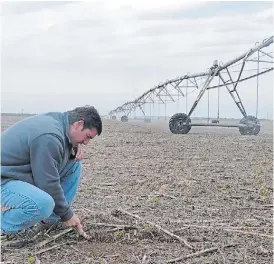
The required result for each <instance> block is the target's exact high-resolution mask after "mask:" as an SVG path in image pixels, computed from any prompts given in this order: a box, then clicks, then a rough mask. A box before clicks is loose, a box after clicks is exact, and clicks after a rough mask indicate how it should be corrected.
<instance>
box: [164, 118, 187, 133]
mask: <svg viewBox="0 0 274 264" xmlns="http://www.w3.org/2000/svg"><path fill="white" fill-rule="evenodd" d="M169 129H170V131H171V132H172V133H173V134H187V133H188V132H189V130H190V129H191V119H190V118H189V117H188V116H187V115H186V114H183V113H177V114H175V115H173V116H172V117H171V118H170V120H169Z"/></svg>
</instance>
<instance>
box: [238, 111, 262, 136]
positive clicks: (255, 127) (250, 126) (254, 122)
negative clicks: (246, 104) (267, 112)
mask: <svg viewBox="0 0 274 264" xmlns="http://www.w3.org/2000/svg"><path fill="white" fill-rule="evenodd" d="M240 125H245V126H244V127H242V126H239V131H240V133H241V135H258V134H259V132H260V129H261V126H260V121H259V120H258V119H257V118H256V117H255V116H251V115H249V116H247V117H244V118H242V119H241V120H240Z"/></svg>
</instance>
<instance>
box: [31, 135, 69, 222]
mask: <svg viewBox="0 0 274 264" xmlns="http://www.w3.org/2000/svg"><path fill="white" fill-rule="evenodd" d="M63 153H64V149H63V146H62V144H61V142H60V140H59V139H58V137H56V136H55V135H54V134H44V135H41V136H39V137H38V138H36V139H35V140H34V141H33V142H32V143H31V146H30V163H31V169H32V174H33V179H34V184H35V186H37V187H38V188H39V189H41V190H43V191H45V192H47V193H48V194H49V195H50V196H51V197H52V198H53V200H54V202H55V207H54V210H53V212H54V213H55V214H56V215H58V216H60V218H61V220H62V221H67V220H69V219H70V218H71V217H72V216H73V212H72V210H71V209H70V205H69V204H68V202H67V200H66V198H65V195H64V192H63V189H62V187H61V184H60V175H59V172H58V169H59V166H60V164H61V162H62V155H63Z"/></svg>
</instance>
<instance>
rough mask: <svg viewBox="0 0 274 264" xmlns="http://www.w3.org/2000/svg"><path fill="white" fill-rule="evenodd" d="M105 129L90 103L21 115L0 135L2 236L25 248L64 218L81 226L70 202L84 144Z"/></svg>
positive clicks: (65, 224) (69, 222)
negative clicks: (34, 114) (62, 109)
mask: <svg viewBox="0 0 274 264" xmlns="http://www.w3.org/2000/svg"><path fill="white" fill-rule="evenodd" d="M101 132H102V120H101V118H100V115H99V113H98V112H97V110H96V109H95V108H94V107H92V106H85V107H77V108H75V109H74V110H71V111H67V112H64V113H59V112H50V113H46V114H41V115H36V116H33V117H29V118H26V119H23V120H21V121H19V122H17V123H15V124H13V125H12V126H11V127H9V128H8V129H7V130H5V131H4V132H3V133H2V135H1V238H3V237H5V238H8V240H9V241H8V243H7V245H8V246H9V247H17V248H18V247H22V246H24V245H25V244H26V243H27V242H28V241H30V240H31V239H33V237H35V235H37V234H38V233H40V232H41V231H43V230H47V229H48V228H49V227H52V226H54V225H55V226H57V224H56V223H62V225H64V226H66V227H75V228H77V229H78V231H80V232H81V231H82V229H83V227H82V223H81V221H80V219H79V217H78V216H77V215H76V214H75V213H74V212H73V211H72V208H71V203H72V201H73V198H74V196H75V194H76V191H77V187H78V185H79V179H80V173H81V162H80V160H81V159H82V153H81V147H80V146H81V145H82V144H83V145H87V144H88V143H89V141H90V140H91V139H93V138H94V137H95V136H96V135H100V134H101Z"/></svg>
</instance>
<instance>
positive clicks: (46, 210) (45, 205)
mask: <svg viewBox="0 0 274 264" xmlns="http://www.w3.org/2000/svg"><path fill="white" fill-rule="evenodd" d="M37 205H38V210H39V213H38V214H39V215H40V217H41V220H43V219H47V218H48V217H49V216H50V215H51V214H52V212H53V209H54V206H55V202H54V200H53V198H52V197H51V196H50V195H49V194H45V195H43V197H42V196H40V197H39V200H38V201H37Z"/></svg>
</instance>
